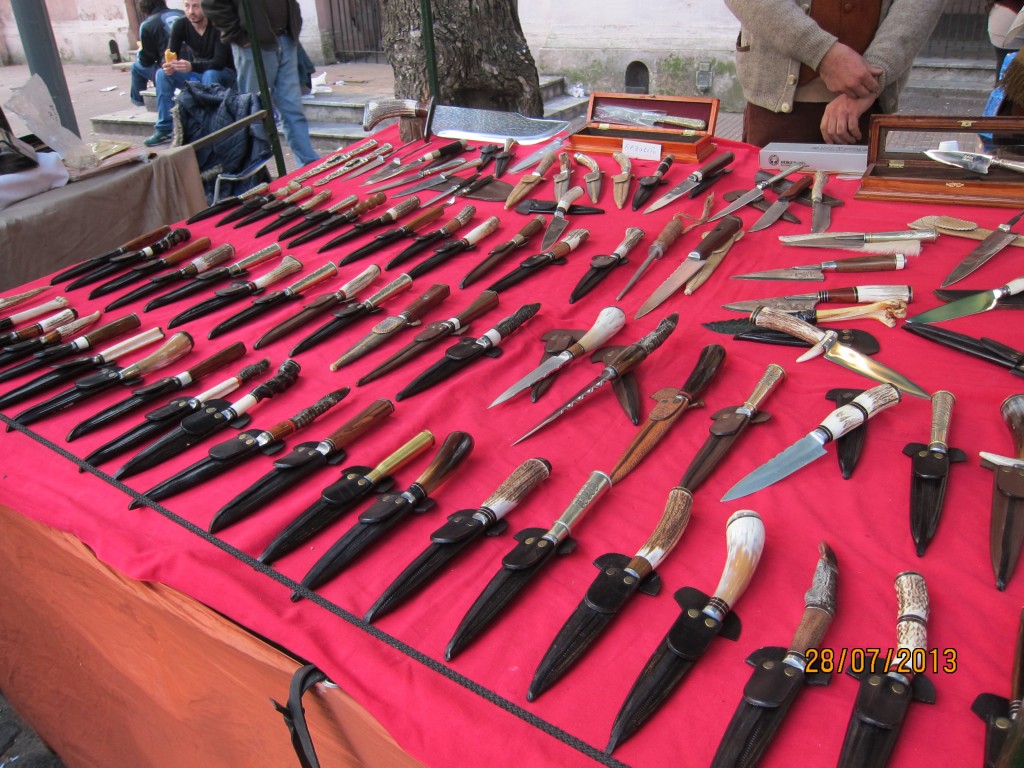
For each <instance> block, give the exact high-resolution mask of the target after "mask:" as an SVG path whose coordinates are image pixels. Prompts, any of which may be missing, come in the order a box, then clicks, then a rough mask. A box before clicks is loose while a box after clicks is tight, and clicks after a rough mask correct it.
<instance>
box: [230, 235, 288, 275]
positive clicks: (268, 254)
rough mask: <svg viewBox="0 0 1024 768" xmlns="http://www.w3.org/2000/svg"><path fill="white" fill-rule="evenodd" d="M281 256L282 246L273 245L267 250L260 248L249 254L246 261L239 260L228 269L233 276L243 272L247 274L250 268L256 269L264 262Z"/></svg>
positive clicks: (266, 248)
mask: <svg viewBox="0 0 1024 768" xmlns="http://www.w3.org/2000/svg"><path fill="white" fill-rule="evenodd" d="M280 255H281V246H280V245H278V244H277V243H272V244H270V245H268V246H266V247H265V248H260V249H259V250H258V251H256V252H255V253H251V254H249V255H248V256H246V257H245V258H244V259H239V260H238V261H236V262H235V263H234V264H232V265H231V266H229V267H228V271H229V272H230V274H232V275H237V274H239V273H241V272H245V271H246V270H248V269H249V267H255V266H256V265H257V264H262V263H263V262H264V261H270V260H271V259H273V258H276V257H277V256H280Z"/></svg>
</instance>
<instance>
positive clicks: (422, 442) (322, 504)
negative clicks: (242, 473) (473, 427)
mask: <svg viewBox="0 0 1024 768" xmlns="http://www.w3.org/2000/svg"><path fill="white" fill-rule="evenodd" d="M433 444H434V435H433V433H432V432H431V431H430V430H429V429H424V430H422V431H421V432H419V433H417V434H416V435H414V436H413V437H412V438H411V439H409V440H408V441H406V442H405V443H404V444H403V445H402V446H401V447H400V448H399V449H398V450H396V451H395V452H393V453H392V454H390V455H389V456H388V457H387V458H385V459H384V460H383V461H381V462H380V463H379V464H378V465H377V466H376V467H374V468H372V469H371V468H370V467H361V466H353V467H348V468H347V469H344V470H342V472H341V478H340V479H338V480H336V481H334V482H333V483H331V484H330V485H328V486H327V487H326V488H324V489H323V491H322V492H321V494H320V498H319V499H318V500H317V501H315V502H313V504H311V505H310V506H309V507H307V508H306V509H305V510H303V511H302V512H301V513H300V514H299V515H298V517H296V518H295V519H294V520H292V521H291V522H290V523H288V525H286V526H285V527H284V529H282V530H281V532H280V533H278V534H277V536H275V537H274V539H273V541H271V542H270V544H268V545H267V548H266V549H265V550H263V553H262V554H261V555H260V556H259V557H257V558H256V559H257V560H259V561H260V562H261V563H266V564H268V565H269V564H270V563H272V562H274V561H275V560H277V559H279V558H281V557H283V556H284V555H286V554H288V553H289V552H291V551H293V550H294V549H295V548H296V547H298V546H299V545H300V544H302V543H303V542H305V541H308V540H309V539H311V538H312V537H313V536H315V535H316V534H317V533H319V532H320V531H321V530H323V529H324V528H326V527H327V526H328V525H330V524H331V523H333V522H334V521H335V520H337V519H338V517H340V516H341V515H342V514H344V513H345V512H347V511H348V510H349V509H351V508H352V507H353V506H355V505H356V504H357V503H359V502H360V501H362V500H363V499H365V498H366V497H367V496H369V495H370V494H371V493H374V492H376V491H378V490H384V489H386V488H389V487H390V485H391V483H392V482H393V481H392V479H391V473H392V472H394V471H395V470H396V469H399V468H400V467H403V466H405V465H406V464H408V463H409V462H410V461H412V460H413V459H414V458H416V457H417V456H418V455H419V454H421V453H422V452H423V451H425V450H426V449H427V448H429V447H430V446H432V445H433Z"/></svg>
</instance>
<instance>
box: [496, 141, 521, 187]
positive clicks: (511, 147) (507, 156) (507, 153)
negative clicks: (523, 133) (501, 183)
mask: <svg viewBox="0 0 1024 768" xmlns="http://www.w3.org/2000/svg"><path fill="white" fill-rule="evenodd" d="M518 144H519V142H517V141H516V140H515V139H513V138H511V137H508V138H506V139H505V142H504V143H503V144H502V148H501V151H500V152H498V153H497V154H496V155H495V156H494V178H496V179H500V178H501V177H502V176H504V175H505V170H506V169H507V168H508V164H509V162H511V160H512V158H513V157H514V156H515V148H516V146H517V145H518Z"/></svg>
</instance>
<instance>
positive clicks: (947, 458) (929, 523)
mask: <svg viewBox="0 0 1024 768" xmlns="http://www.w3.org/2000/svg"><path fill="white" fill-rule="evenodd" d="M955 402H956V398H955V397H954V396H953V393H952V392H948V391H946V390H944V389H940V390H939V391H937V392H936V393H935V394H934V395H932V426H931V435H930V437H929V439H928V443H927V444H924V443H907V444H906V446H904V448H903V454H904V455H905V456H908V457H910V461H911V473H910V535H911V538H912V539H913V541H914V546H915V548H916V550H917V556H918V557H923V556H924V553H925V550H926V549H927V548H928V545H929V544H930V543H931V540H932V538H933V537H934V536H935V531H936V529H937V528H938V525H939V518H940V517H941V515H942V505H943V501H944V500H945V497H946V484H947V482H948V479H949V465H950V464H952V463H955V462H961V461H967V454H965V453H964V452H963V451H962V450H960V449H959V448H953V447H951V446H950V445H949V422H950V419H951V417H952V415H953V404H954V403H955Z"/></svg>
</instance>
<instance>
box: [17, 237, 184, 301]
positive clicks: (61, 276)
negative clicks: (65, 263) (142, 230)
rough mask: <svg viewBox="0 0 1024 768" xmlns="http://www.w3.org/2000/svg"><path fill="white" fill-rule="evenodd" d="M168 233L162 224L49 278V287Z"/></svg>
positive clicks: (141, 246)
mask: <svg viewBox="0 0 1024 768" xmlns="http://www.w3.org/2000/svg"><path fill="white" fill-rule="evenodd" d="M189 223H190V224H191V223H192V222H191V221H190V222H189ZM170 231H171V228H170V227H169V226H167V225H166V224H164V225H161V226H159V227H157V228H156V229H154V230H152V231H150V232H147V233H146V234H144V235H139V237H137V238H135V239H134V240H129V241H128V242H127V243H125V244H124V245H121V246H119V247H117V248H115V249H113V250H112V251H108V252H107V253H104V254H102V255H100V256H94V257H92V258H91V259H86V260H85V261H80V262H79V263H78V264H75V265H74V266H71V267H68V268H67V269H65V270H64V271H63V272H58V273H57V274H56V275H54V276H53V277H52V278H50V285H56V284H57V283H63V282H64V281H65V280H71V279H72V278H75V277H78V276H79V275H84V274H85V273H86V272H90V271H92V270H93V269H95V268H96V267H98V266H100V265H101V264H105V263H107V262H108V261H110V260H111V259H112V258H114V257H115V256H120V255H121V254H123V253H130V252H131V251H137V250H138V249H139V248H145V247H146V246H147V245H152V244H153V243H155V242H157V241H158V240H161V239H163V238H164V237H165V236H166V235H167V234H168V233H169V232H170ZM33 295H35V294H33Z"/></svg>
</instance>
